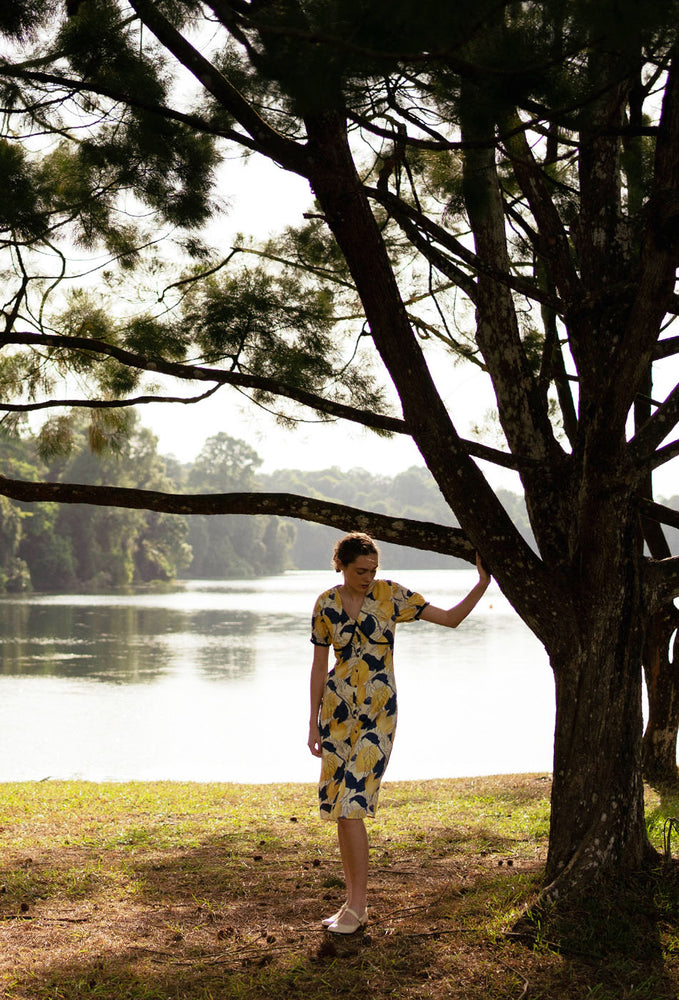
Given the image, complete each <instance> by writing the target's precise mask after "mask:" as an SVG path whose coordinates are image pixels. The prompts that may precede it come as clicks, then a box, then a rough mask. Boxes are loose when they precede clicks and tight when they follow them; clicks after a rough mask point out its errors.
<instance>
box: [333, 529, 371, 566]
mask: <svg viewBox="0 0 679 1000" xmlns="http://www.w3.org/2000/svg"><path fill="white" fill-rule="evenodd" d="M359 556H377V558H378V559H379V557H380V553H379V550H378V548H377V546H376V545H375V543H374V542H373V540H372V538H371V537H370V535H366V534H365V532H363V531H350V532H349V534H348V535H345V536H344V538H340V539H339V541H337V542H335V547H334V549H333V552H332V564H333V566H334V567H335V570H336V571H337V572H338V573H341V572H342V568H343V567H344V566H348V565H349V563H352V562H355V560H356V559H358V557H359Z"/></svg>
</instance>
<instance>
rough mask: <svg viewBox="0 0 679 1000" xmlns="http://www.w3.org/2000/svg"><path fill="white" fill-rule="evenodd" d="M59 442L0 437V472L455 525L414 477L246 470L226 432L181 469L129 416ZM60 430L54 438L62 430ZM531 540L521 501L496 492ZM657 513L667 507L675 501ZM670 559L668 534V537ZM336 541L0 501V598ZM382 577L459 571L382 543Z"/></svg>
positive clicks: (425, 483)
mask: <svg viewBox="0 0 679 1000" xmlns="http://www.w3.org/2000/svg"><path fill="white" fill-rule="evenodd" d="M69 427H70V432H69V435H68V436H67V438H64V437H63V434H62V435H60V436H59V440H58V442H57V441H56V440H55V441H54V442H52V443H51V444H50V442H49V441H45V438H44V435H43V436H42V437H41V439H40V441H38V439H36V438H35V437H33V436H32V435H30V434H23V435H19V434H7V433H2V436H1V437H0V474H1V475H4V476H7V477H16V478H19V479H24V480H32V481H35V480H39V479H41V478H42V479H47V480H50V481H53V482H71V483H86V484H99V485H103V484H112V483H115V484H116V485H118V486H126V487H137V488H141V489H147V490H160V491H164V492H184V493H198V492H207V493H229V492H239V491H246V490H261V491H266V492H289V493H298V494H302V495H305V496H309V497H315V498H319V499H323V500H332V501H335V502H337V503H344V504H350V505H352V506H358V507H361V508H363V509H366V510H374V511H377V512H379V513H384V514H391V515H396V516H398V517H404V518H413V519H416V520H420V521H432V522H435V523H438V524H450V525H453V524H455V522H454V520H453V519H452V518H451V514H450V508H449V507H448V506H447V505H446V503H445V502H444V500H443V498H442V496H441V494H440V492H439V490H438V487H437V486H436V484H435V482H434V480H433V479H432V477H431V475H430V474H429V472H428V471H427V469H426V468H424V467H420V466H413V467H411V468H409V469H407V470H405V471H404V472H400V473H398V474H396V475H395V476H392V477H389V476H382V475H375V474H373V473H370V472H369V471H366V470H365V469H361V468H354V469H340V468H338V467H336V466H333V467H332V468H328V469H322V470H319V471H312V472H310V471H306V470H304V471H302V470H296V469H281V470H278V471H276V472H273V473H271V474H267V475H264V474H261V473H259V472H258V471H257V470H258V469H259V467H260V466H261V464H262V460H261V458H260V457H259V455H258V454H257V452H256V451H255V449H254V448H252V447H251V446H250V445H249V444H247V443H246V442H245V441H242V440H239V439H237V438H232V437H230V436H229V435H228V434H225V433H218V434H215V435H214V436H213V437H210V438H208V440H207V441H206V442H205V445H204V446H203V448H202V450H201V451H200V453H199V454H198V456H197V457H196V459H195V460H194V461H193V462H190V463H186V464H182V463H180V462H178V461H177V460H176V459H175V458H173V457H171V456H165V455H160V454H159V453H158V449H157V439H156V437H155V435H154V434H153V433H152V432H151V431H150V430H148V428H146V427H144V426H143V425H142V424H141V422H140V420H139V418H138V416H137V415H136V414H135V413H133V412H132V411H130V414H129V417H128V423H127V426H126V427H125V428H124V429H121V432H120V435H119V437H118V438H117V439H115V438H114V439H111V438H110V435H107V437H106V441H107V447H106V448H105V449H104V450H102V449H101V448H100V443H99V442H98V441H97V439H96V425H94V427H95V429H94V431H93V425H92V424H91V423H90V422H89V421H87V422H86V420H85V419H83V420H82V421H80V422H79V421H78V420H75V421H73V419H72V418H71V419H70V421H69ZM62 430H63V429H62ZM498 495H499V496H500V498H501V500H502V502H503V504H504V506H505V507H506V509H507V510H508V512H509V513H510V515H511V517H512V518H513V520H514V523H515V524H518V525H519V527H520V529H521V531H522V533H523V534H524V537H526V538H527V539H528V540H531V538H532V536H531V531H530V527H529V523H528V517H527V514H526V510H525V506H524V504H523V499H522V498H521V497H520V496H519V495H518V494H514V493H512V492H510V491H508V490H504V491H502V490H501V491H500V492H499V494H498ZM667 504H668V506H670V507H673V508H674V509H679V496H675V497H672V498H669V499H668V500H667ZM668 536H669V540H670V545H671V546H672V551H673V552H677V551H679V531H677V530H675V529H668ZM336 538H337V531H335V530H334V529H332V528H330V527H327V526H325V525H321V524H314V523H312V522H307V521H297V520H292V519H289V518H282V517H275V516H272V517H265V516H252V515H227V516H214V515H191V516H180V515H173V514H159V513H155V512H153V511H144V510H129V509H123V508H113V507H96V506H91V505H87V504H85V505H59V504H52V503H31V504H27V503H18V502H14V501H11V500H8V499H7V498H6V497H4V496H3V497H0V592H4V593H17V592H21V591H30V590H36V591H61V592H65V591H71V590H80V591H83V590H94V591H106V590H111V589H116V588H121V587H134V586H143V585H149V584H154V583H159V584H160V583H164V584H167V583H171V582H173V581H175V580H177V579H182V578H183V579H237V578H247V577H254V576H269V575H275V574H278V573H282V572H284V571H285V570H294V569H298V570H310V569H327V568H329V567H330V556H331V551H332V546H333V543H334V541H335V539H336ZM380 549H381V562H382V565H383V567H384V569H385V571H387V572H388V571H389V569H390V568H393V569H416V568H417V569H421V568H426V569H439V568H440V569H443V568H450V567H454V566H460V567H464V566H466V565H467V564H466V563H464V562H461V561H460V560H456V559H452V558H451V557H449V556H443V555H440V554H437V553H434V552H426V551H422V550H420V549H412V548H408V547H405V546H398V545H393V544H388V543H384V544H381V545H380Z"/></svg>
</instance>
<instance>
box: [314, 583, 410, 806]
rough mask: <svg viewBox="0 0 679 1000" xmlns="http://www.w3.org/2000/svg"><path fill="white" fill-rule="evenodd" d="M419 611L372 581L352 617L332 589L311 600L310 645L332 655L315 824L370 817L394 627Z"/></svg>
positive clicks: (389, 730)
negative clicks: (326, 649) (328, 649)
mask: <svg viewBox="0 0 679 1000" xmlns="http://www.w3.org/2000/svg"><path fill="white" fill-rule="evenodd" d="M427 604H428V602H427V601H425V599H424V598H423V597H422V595H421V594H417V593H415V592H413V591H412V590H407V589H406V588H405V587H402V586H400V584H398V583H393V582H392V581H391V580H375V581H374V582H373V584H372V587H371V588H370V590H369V591H368V593H367V594H366V597H365V598H364V600H363V604H362V605H361V610H360V611H359V613H358V617H357V618H351V617H350V616H349V615H348V614H347V612H346V611H345V610H344V607H343V605H342V598H341V596H340V593H339V587H333V588H332V589H331V590H326V591H325V592H324V593H323V594H321V595H320V597H319V598H318V600H317V601H316V605H315V607H314V612H313V618H312V626H311V641H312V643H314V644H315V645H317V646H330V645H332V646H333V648H334V653H335V664H334V667H333V668H332V669H331V670H330V671H329V672H328V677H327V680H326V683H325V690H324V693H323V699H322V701H321V710H320V736H321V777H320V782H319V786H318V797H319V807H320V813H321V818H322V819H327V820H338V819H345V818H346V819H360V818H363V817H365V816H368V817H371V816H374V815H375V809H376V807H377V798H378V795H379V790H380V783H381V781H382V778H383V776H384V771H385V769H386V766H387V763H388V761H389V756H390V754H391V749H392V746H393V742H394V733H395V731H396V717H397V703H396V682H395V679H394V663H393V651H394V633H395V628H396V624H397V623H398V622H410V621H415V620H417V619H418V618H419V617H420V615H421V614H422V612H423V611H424V609H425V608H426V606H427Z"/></svg>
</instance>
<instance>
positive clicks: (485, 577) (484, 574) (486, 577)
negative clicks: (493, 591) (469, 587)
mask: <svg viewBox="0 0 679 1000" xmlns="http://www.w3.org/2000/svg"><path fill="white" fill-rule="evenodd" d="M476 568H477V570H478V571H479V580H480V581H481V583H486V584H487V583H490V572H489V571H488V567H487V566H486V564H485V563H484V561H483V559H482V558H481V556H480V555H479V554H478V552H477V553H476Z"/></svg>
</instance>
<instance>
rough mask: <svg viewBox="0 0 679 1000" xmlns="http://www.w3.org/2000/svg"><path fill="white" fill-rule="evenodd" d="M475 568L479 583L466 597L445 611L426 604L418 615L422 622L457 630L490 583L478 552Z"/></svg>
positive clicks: (488, 575)
mask: <svg viewBox="0 0 679 1000" xmlns="http://www.w3.org/2000/svg"><path fill="white" fill-rule="evenodd" d="M476 568H477V569H478V571H479V582H478V583H477V584H476V586H474V587H472V589H471V590H470V591H469V593H468V594H467V596H466V597H464V598H463V599H462V600H461V601H460V603H459V604H456V605H455V607H453V608H448V610H447V611H445V610H444V609H443V608H436V607H434V605H433V604H428V605H427V606H426V608H425V609H424V611H423V612H422V614H421V615H420V619H421V620H422V621H423V622H433V623H434V625H445V626H446V628H457V626H458V625H459V624H460V622H463V621H464V620H465V618H466V617H467V615H468V614H469V612H470V611H473V610H474V608H475V607H476V605H477V604H478V603H479V601H480V600H481V598H482V597H483V595H484V594H485V592H486V590H487V588H488V584H489V583H490V574H489V573H488V571H487V570H486V569H485V568H484V566H483V563H482V562H481V557H480V556H479V554H478V552H477V554H476Z"/></svg>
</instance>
